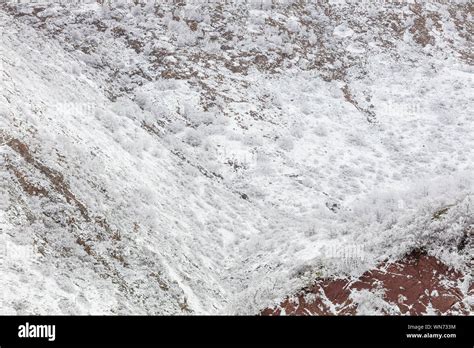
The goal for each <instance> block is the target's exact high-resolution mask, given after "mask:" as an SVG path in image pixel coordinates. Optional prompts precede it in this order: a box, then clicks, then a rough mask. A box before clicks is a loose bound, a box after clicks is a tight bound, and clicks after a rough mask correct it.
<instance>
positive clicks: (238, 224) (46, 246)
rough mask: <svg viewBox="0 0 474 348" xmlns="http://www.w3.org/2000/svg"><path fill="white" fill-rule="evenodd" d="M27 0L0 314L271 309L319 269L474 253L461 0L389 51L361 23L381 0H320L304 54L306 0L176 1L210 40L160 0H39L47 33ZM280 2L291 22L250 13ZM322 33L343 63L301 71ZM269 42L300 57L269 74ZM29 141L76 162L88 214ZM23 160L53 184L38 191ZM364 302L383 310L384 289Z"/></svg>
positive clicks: (9, 97)
mask: <svg viewBox="0 0 474 348" xmlns="http://www.w3.org/2000/svg"><path fill="white" fill-rule="evenodd" d="M29 6H30V5H19V7H18V8H17V7H13V8H12V9H9V10H7V9H5V8H3V10H2V8H1V7H0V30H1V31H0V32H1V37H0V39H1V41H0V115H1V119H0V122H1V123H0V125H1V129H0V153H1V154H2V157H1V159H0V160H1V161H3V162H1V163H2V166H1V174H2V175H1V176H2V182H1V188H2V196H1V197H7V198H5V199H4V200H3V204H2V210H0V230H1V234H0V235H1V237H2V239H0V240H1V241H2V245H3V249H2V250H3V253H2V256H3V259H2V262H3V263H2V264H3V265H5V266H6V267H4V269H2V272H1V277H2V278H1V281H2V289H4V291H2V298H1V301H2V302H1V306H0V308H1V313H2V314H10V313H13V314H15V313H22V314H23V313H28V314H30V313H34V314H45V313H61V314H64V313H68V314H71V313H75V314H111V313H114V314H177V313H184V314H186V313H188V312H187V311H188V310H190V311H192V313H197V314H208V313H239V314H249V313H257V312H258V311H259V310H260V309H262V308H264V307H265V306H268V305H274V304H275V303H278V302H279V300H280V299H281V298H283V297H284V296H286V295H288V294H289V293H291V292H293V291H295V290H297V289H299V288H301V287H302V286H304V285H306V284H308V283H309V282H311V280H312V279H314V277H315V276H316V274H320V273H321V272H322V273H323V274H325V275H338V274H339V275H340V274H347V273H349V274H351V275H354V276H356V275H360V274H361V273H362V272H364V271H365V270H367V269H369V268H370V267H373V266H374V265H375V264H376V263H377V262H380V261H383V260H385V259H396V258H397V257H400V256H402V255H403V254H404V253H405V252H407V251H409V250H410V249H412V248H415V247H425V248H427V249H428V251H429V252H430V253H433V254H435V255H437V256H438V257H440V258H441V259H442V260H443V261H444V262H447V263H448V264H450V265H452V266H453V267H457V268H460V269H462V268H463V267H465V264H466V260H467V259H468V257H469V256H468V255H467V254H464V253H459V252H458V250H457V248H456V245H457V243H458V242H459V239H460V238H461V236H462V234H463V231H465V229H466V226H469V225H470V224H472V217H473V216H474V214H473V211H472V209H473V204H472V202H471V201H472V189H473V187H474V186H473V177H474V176H473V163H474V162H473V159H474V154H473V149H474V129H473V125H474V123H473V119H472V97H471V96H472V88H473V82H472V66H470V65H469V64H467V63H466V62H465V61H464V60H463V59H461V56H460V53H459V52H461V51H462V47H463V45H465V39H464V38H463V37H462V35H460V34H459V32H458V31H457V29H455V28H456V26H455V24H454V23H453V19H452V18H451V17H450V14H449V11H448V7H447V6H448V5H442V4H436V5H435V4H431V6H432V7H433V6H434V8H432V9H431V11H434V12H435V13H438V14H439V15H440V16H441V18H442V19H443V20H442V22H443V25H445V26H448V25H450V24H451V26H452V27H453V29H452V30H449V31H443V32H442V33H441V34H439V35H438V36H437V37H436V39H435V40H436V43H435V47H428V46H427V47H420V46H419V45H417V44H416V43H414V41H413V38H412V36H413V35H412V34H411V33H410V32H409V30H408V29H407V30H405V31H404V35H403V36H402V37H396V36H391V37H385V40H388V41H389V42H390V43H391V45H392V46H391V47H392V48H387V47H385V46H384V45H387V44H386V43H384V42H383V41H382V40H380V37H381V36H383V35H385V34H386V33H384V32H383V30H382V29H381V28H380V26H381V24H379V25H378V26H377V25H375V26H372V27H369V28H367V30H366V33H365V34H363V31H364V30H363V29H364V25H365V24H364V16H365V17H369V13H368V12H367V13H365V12H364V11H368V10H367V9H366V8H363V7H362V8H359V9H354V7H353V5H350V2H348V3H346V4H345V5H344V4H342V3H341V4H339V5H338V6H342V7H340V8H338V11H341V12H340V13H341V14H342V15H347V16H349V15H348V14H347V13H349V14H351V16H350V18H349V17H347V18H349V19H344V18H346V17H344V16H342V18H343V19H338V20H336V19H334V18H332V17H328V16H327V15H325V14H324V12H323V11H322V10H321V9H318V13H317V15H315V16H313V17H314V18H315V19H314V18H313V19H314V22H313V24H312V25H313V28H311V30H315V34H314V35H313V36H310V38H311V40H310V42H311V44H310V47H309V48H306V49H305V48H304V47H305V45H307V44H306V43H305V42H306V41H305V40H306V38H305V36H306V34H305V33H306V30H307V29H308V30H309V28H306V25H305V24H304V21H300V20H299V18H298V16H301V14H300V13H299V12H298V10H297V9H296V10H295V9H293V7H292V6H291V4H286V5H282V6H281V7H279V8H276V9H273V8H272V9H269V8H266V7H265V6H262V8H259V9H258V11H257V10H248V8H246V7H245V6H243V7H241V8H237V7H233V6H234V5H233V4H229V5H228V6H229V8H228V10H229V11H228V14H227V15H228V16H230V17H229V19H228V20H226V19H225V17H224V19H219V18H221V17H220V16H221V15H222V16H224V15H223V14H222V13H220V12H219V10H218V9H216V8H213V7H212V6H213V5H212V4H207V5H206V6H204V7H202V8H198V7H185V8H184V9H183V11H184V12H183V13H179V11H178V10H177V12H178V17H182V18H184V19H189V20H195V21H197V22H198V23H199V24H198V27H199V28H200V29H199V30H202V31H203V33H202V35H203V38H200V35H201V33H200V32H194V31H192V30H191V28H189V27H188V24H187V23H185V22H184V21H183V20H180V21H177V20H175V19H173V18H171V16H170V15H168V16H164V17H159V16H156V15H155V14H154V13H153V11H152V7H151V6H150V5H147V6H148V7H143V6H138V5H137V6H134V7H133V8H131V5H130V4H129V3H128V2H124V3H123V4H121V5H120V6H118V5H117V8H116V7H115V5H112V7H111V8H110V9H106V12H110V13H111V15H108V16H106V15H105V14H103V13H102V8H101V7H100V6H99V5H98V4H80V5H78V4H75V5H72V4H59V3H54V4H50V5H48V6H49V8H48V9H47V10H45V11H42V12H39V13H42V16H41V17H42V18H44V17H48V20H47V23H48V26H46V28H41V26H38V25H36V24H35V23H36V22H35V21H36V19H35V17H34V16H25V18H23V17H19V18H14V16H13V15H12V14H14V13H15V11H19V12H21V13H31V11H26V9H28V8H29ZM31 6H34V5H31ZM74 6H75V7H74ZM170 6H172V5H171V4H167V3H166V2H164V3H163V4H162V5H161V7H159V11H161V12H164V13H168V14H169V13H170V12H169V11H168V10H169V9H170ZM235 6H236V5H235ZM453 6H454V5H453ZM392 10H393V9H392ZM12 11H13V12H12ZM46 11H47V12H46ZM129 11H131V13H132V14H133V16H128V15H127V14H129ZM345 11H346V12H345ZM352 11H359V13H352ZM360 11H362V12H360ZM374 11H375V14H371V15H370V17H376V16H377V15H383V14H384V13H385V12H386V11H389V9H383V8H377V9H376V10H374ZM393 11H394V12H393V13H395V14H396V15H398V14H400V13H402V14H404V15H405V16H411V15H412V14H410V12H409V11H408V9H407V8H406V7H404V6H402V7H401V8H399V9H395V10H393ZM262 12H263V13H265V18H267V19H268V18H269V19H271V20H273V21H275V22H277V23H279V24H281V27H278V28H280V29H278V30H277V29H276V27H274V26H271V25H267V24H266V23H267V22H266V21H262V20H259V21H257V20H252V21H251V24H249V25H248V26H241V27H239V26H238V25H237V24H238V22H242V23H247V22H248V20H249V17H248V16H252V17H251V18H255V19H259V18H260V19H261V18H263V14H262ZM217 14H219V16H217ZM227 15H226V16H227ZM358 16H359V17H358ZM119 17H120V18H122V19H121V20H119V19H115V18H119ZM402 17H403V16H402ZM206 18H207V19H206ZM76 19H77V20H76ZM94 19H96V20H99V19H100V20H101V21H102V22H103V23H104V25H105V26H106V27H107V29H106V30H105V31H103V32H102V31H100V30H98V29H97V27H96V24H93V20H94ZM307 19H308V18H307ZM308 20H309V19H308ZM341 20H342V21H344V22H343V23H339V22H340V21H341ZM247 24H248V23H247ZM219 25H220V26H222V28H223V29H222V28H221V27H219ZM433 25H435V24H433ZM118 26H120V27H121V28H123V29H124V31H125V34H123V35H122V34H120V32H119V31H116V33H115V34H113V31H112V29H113V28H117V27H118ZM358 26H359V27H358ZM57 28H61V30H59V31H58V30H56V29H57ZM282 28H285V29H282ZM407 28H408V26H407ZM217 30H221V31H219V32H217ZM226 30H227V31H229V32H230V33H231V34H232V35H233V36H234V38H232V39H224V38H223V36H222V35H223V33H224V32H225V31H226ZM216 33H217V34H216ZM213 37H214V39H213ZM275 37H277V38H278V40H276V41H273V39H274V38H275ZM145 38H146V39H145ZM267 38H270V39H271V40H267ZM130 39H137V40H142V41H143V45H144V46H143V47H142V48H141V49H135V48H133V47H135V46H133V44H132V43H130V41H127V40H130ZM257 42H260V43H263V44H262V45H260V44H259V45H256V43H257ZM271 42H273V43H271ZM450 42H451V43H450ZM223 44H226V45H228V46H230V49H226V50H224V48H222V45H223ZM275 47H277V50H276V51H275ZM322 48H323V49H324V50H326V51H330V52H335V53H334V61H329V62H328V63H327V64H326V63H324V61H323V62H322V63H321V64H322V65H321V67H319V68H317V69H316V68H315V69H308V68H304V67H305V66H308V64H309V65H310V66H311V64H314V61H315V59H316V58H314V57H317V56H318V54H319V53H321V52H320V51H321V49H322ZM252 49H254V50H257V52H258V53H259V54H261V55H264V56H265V57H267V59H268V60H267V62H272V61H273V62H275V61H278V59H279V58H281V57H282V56H283V57H286V58H284V59H283V61H282V63H281V65H280V66H278V67H277V68H275V70H274V71H271V69H270V68H261V67H258V66H257V63H256V59H255V57H254V56H252V54H254V53H249V52H252V51H251V50H252ZM278 50H281V52H279V51H278ZM305 50H308V51H310V52H309V53H308V52H306V51H305ZM157 52H158V53H157ZM344 52H347V54H346V53H344ZM305 54H307V55H308V56H307V58H308V59H306V61H307V63H306V65H305V64H302V65H301V64H300V63H299V62H300V61H301V60H302V58H303V56H304V55H305ZM310 55H312V57H313V58H311V56H310ZM165 58H166V59H165ZM302 67H303V68H302ZM239 71H241V72H239ZM341 71H343V77H341V78H330V77H331V76H333V75H334V74H336V75H337V74H338V73H341ZM166 74H169V75H166ZM345 86H347V90H346V91H349V93H350V96H347V95H346V93H345V92H344V91H345V89H344V88H345ZM367 96H370V98H369V99H367V98H366V97H367ZM370 112H372V113H373V114H374V115H376V119H375V121H374V122H369V121H368V116H367V115H368V114H370ZM11 138H14V139H19V140H20V141H21V142H23V143H25V144H27V145H28V147H29V149H30V151H31V152H32V154H33V156H34V158H36V159H38V160H39V161H40V162H41V163H42V164H43V165H44V166H46V167H48V168H50V169H51V170H53V171H57V172H59V173H61V174H62V175H63V177H64V178H65V181H66V183H67V184H68V186H69V189H70V191H71V192H72V193H73V194H74V196H75V197H76V198H77V200H78V201H79V202H81V203H82V204H83V205H84V206H85V207H87V212H88V215H89V217H90V218H86V217H84V216H81V213H80V211H79V210H80V209H79V208H78V206H77V204H74V203H71V201H70V199H68V198H66V197H65V196H64V191H61V190H60V191H58V190H57V189H56V190H55V185H54V183H52V182H51V178H48V177H47V175H45V173H44V171H43V172H42V171H41V170H39V169H38V167H35V166H33V165H32V164H31V163H27V161H26V160H25V158H24V157H22V156H21V155H20V154H18V153H17V152H15V151H13V150H12V148H11V147H10V146H7V140H8V139H11ZM7 163H9V165H7ZM12 166H13V167H15V168H18V169H19V170H20V171H21V172H22V173H24V174H25V175H26V177H27V178H28V180H29V181H30V182H31V183H32V184H34V185H36V186H38V187H43V188H46V189H47V191H48V192H50V194H49V195H48V196H46V197H43V196H30V195H27V194H25V193H24V192H23V191H22V187H21V185H20V184H19V183H18V178H17V177H15V174H13V173H12V169H11V167H12ZM244 197H246V198H244ZM6 202H9V203H6ZM444 207H449V209H448V210H447V211H446V213H445V214H443V215H442V217H441V218H440V219H434V218H433V216H434V214H435V213H436V212H437V211H439V209H442V208H444ZM82 215H84V214H82ZM71 218H74V220H75V222H74V223H68V222H67V221H71ZM97 221H107V224H108V226H109V227H108V228H105V227H103V225H104V224H102V225H101V224H99V223H97ZM117 233H118V234H120V236H121V237H120V238H119V237H117ZM78 240H80V241H82V242H80V243H78V242H77V241H78ZM84 243H85V245H86V246H84ZM39 246H41V248H42V249H41V250H43V252H39V251H38V247H39ZM87 246H88V247H89V248H91V249H88V247H87ZM91 250H92V251H91ZM341 250H342V251H343V252H341ZM344 251H346V253H344ZM347 254H349V256H350V258H351V260H352V261H354V262H352V261H351V262H348V260H347V258H346V257H345V256H344V255H347ZM17 255H21V257H16V256H17ZM341 255H342V256H341ZM18 289H21V290H18ZM25 298H31V299H34V301H33V300H30V301H29V302H24V301H23V302H22V299H25ZM354 300H355V301H357V302H360V304H361V307H360V308H361V311H362V312H363V314H376V313H378V309H377V303H378V300H377V296H375V295H374V294H365V293H362V292H361V293H357V294H354ZM20 304H21V305H20ZM183 308H186V309H183ZM386 310H389V309H386Z"/></svg>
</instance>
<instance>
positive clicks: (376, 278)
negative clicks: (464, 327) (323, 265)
mask: <svg viewBox="0 0 474 348" xmlns="http://www.w3.org/2000/svg"><path fill="white" fill-rule="evenodd" d="M463 279H464V276H463V274H461V273H460V272H458V271H456V270H453V269H450V268H449V267H448V266H446V265H445V264H443V263H441V262H440V261H439V260H438V259H436V258H435V257H432V256H428V255H426V254H424V253H422V252H413V253H411V254H410V255H408V256H406V257H405V258H404V259H402V260H400V261H398V262H394V263H388V262H385V263H383V264H381V265H380V266H379V267H377V268H376V269H373V270H370V271H367V272H365V273H364V274H363V275H362V276H361V277H359V278H358V279H355V280H353V279H348V278H341V279H318V280H316V282H315V283H314V284H313V285H312V286H310V287H308V288H306V289H304V290H302V291H301V292H300V293H298V294H297V295H295V296H293V297H290V298H287V299H285V300H284V301H283V302H282V303H281V304H280V305H279V306H276V307H274V308H266V309H264V310H263V311H262V312H261V314H262V315H282V314H286V315H354V314H357V313H358V306H359V305H358V304H357V303H355V302H354V301H353V299H351V296H350V295H351V293H352V292H353V291H361V290H368V291H370V292H375V291H377V292H381V293H382V295H381V297H382V299H383V301H385V302H386V304H387V305H388V306H391V307H392V308H395V309H396V308H398V309H399V313H400V314H410V315H421V314H426V313H432V314H440V315H441V314H445V315H446V314H463V315H467V314H469V313H471V312H472V308H471V307H470V306H469V305H468V304H467V303H466V302H467V301H463V300H465V295H463V293H462V291H461V289H460V288H459V286H460V284H459V283H460V282H461V281H462V280H463ZM473 292H474V286H473V284H472V283H471V284H470V288H469V293H470V294H472V293H473ZM380 312H381V313H385V314H389V313H387V311H386V310H384V309H383V308H380Z"/></svg>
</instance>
